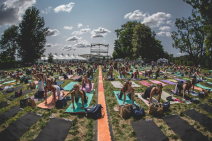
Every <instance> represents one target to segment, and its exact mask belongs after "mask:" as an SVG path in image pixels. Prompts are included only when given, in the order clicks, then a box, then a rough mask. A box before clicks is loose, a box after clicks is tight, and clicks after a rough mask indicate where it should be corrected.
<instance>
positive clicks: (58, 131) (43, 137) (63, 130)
mask: <svg viewBox="0 0 212 141" xmlns="http://www.w3.org/2000/svg"><path fill="white" fill-rule="evenodd" d="M71 125H72V121H66V120H64V119H57V118H55V119H51V120H50V121H49V122H48V123H47V124H46V126H45V127H44V129H43V130H42V131H41V132H40V134H39V135H38V137H37V138H36V139H35V140H34V141H63V140H65V139H66V137H67V135H68V132H69V130H70V128H71Z"/></svg>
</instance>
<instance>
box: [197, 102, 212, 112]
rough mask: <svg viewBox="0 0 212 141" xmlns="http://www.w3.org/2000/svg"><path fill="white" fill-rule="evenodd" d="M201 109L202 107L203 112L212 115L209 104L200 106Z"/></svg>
mask: <svg viewBox="0 0 212 141" xmlns="http://www.w3.org/2000/svg"><path fill="white" fill-rule="evenodd" d="M199 107H201V108H202V109H203V110H205V111H207V112H208V113H212V107H211V106H210V105H208V104H205V103H203V104H200V105H199Z"/></svg>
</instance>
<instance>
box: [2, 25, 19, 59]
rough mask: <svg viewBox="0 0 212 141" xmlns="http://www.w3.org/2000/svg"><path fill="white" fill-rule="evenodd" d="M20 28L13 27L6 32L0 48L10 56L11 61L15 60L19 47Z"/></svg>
mask: <svg viewBox="0 0 212 141" xmlns="http://www.w3.org/2000/svg"><path fill="white" fill-rule="evenodd" d="M17 37H18V27H17V26H15V25H12V26H11V27H9V28H8V29H6V30H5V31H4V33H3V34H2V36H1V40H0V47H1V49H2V50H4V51H5V53H6V54H8V56H9V59H10V60H11V61H12V60H15V53H16V49H17V47H18V45H17Z"/></svg>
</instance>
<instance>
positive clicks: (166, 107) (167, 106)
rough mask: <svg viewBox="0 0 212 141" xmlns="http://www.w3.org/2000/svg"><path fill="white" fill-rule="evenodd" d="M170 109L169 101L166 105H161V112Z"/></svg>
mask: <svg viewBox="0 0 212 141" xmlns="http://www.w3.org/2000/svg"><path fill="white" fill-rule="evenodd" d="M169 107H170V101H168V102H166V103H163V110H164V111H167V110H168V109H169Z"/></svg>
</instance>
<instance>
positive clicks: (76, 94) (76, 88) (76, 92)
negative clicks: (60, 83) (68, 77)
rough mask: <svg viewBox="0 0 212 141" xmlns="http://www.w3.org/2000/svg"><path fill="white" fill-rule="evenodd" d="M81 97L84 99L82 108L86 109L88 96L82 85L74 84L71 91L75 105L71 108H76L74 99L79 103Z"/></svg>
mask: <svg viewBox="0 0 212 141" xmlns="http://www.w3.org/2000/svg"><path fill="white" fill-rule="evenodd" d="M79 98H81V101H82V107H81V109H84V103H87V99H88V97H87V96H86V94H85V92H83V91H82V90H80V86H79V85H78V84H74V90H73V91H71V100H72V103H73V106H72V107H71V108H75V107H74V99H75V102H76V103H78V101H79Z"/></svg>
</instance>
